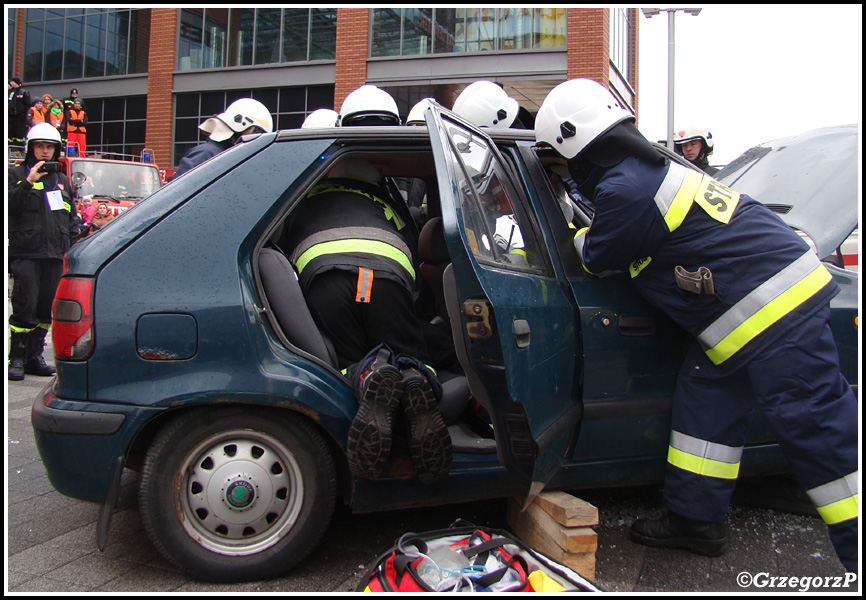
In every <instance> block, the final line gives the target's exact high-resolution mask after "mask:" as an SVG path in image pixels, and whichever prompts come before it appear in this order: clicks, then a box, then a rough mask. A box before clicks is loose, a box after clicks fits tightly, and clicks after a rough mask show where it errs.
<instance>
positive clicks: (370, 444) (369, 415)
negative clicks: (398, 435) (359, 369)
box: [346, 366, 403, 479]
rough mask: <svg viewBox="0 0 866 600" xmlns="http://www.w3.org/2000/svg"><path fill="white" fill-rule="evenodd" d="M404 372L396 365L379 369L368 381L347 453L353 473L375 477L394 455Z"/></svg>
mask: <svg viewBox="0 0 866 600" xmlns="http://www.w3.org/2000/svg"><path fill="white" fill-rule="evenodd" d="M402 379H403V377H402V375H401V374H400V371H398V370H397V369H396V368H395V367H391V366H386V367H383V368H379V369H377V370H376V371H374V372H373V373H371V374H370V375H369V377H368V380H367V381H366V382H365V384H364V385H365V387H364V395H363V397H362V398H361V400H360V406H359V407H358V412H357V414H356V415H355V418H354V420H353V421H352V425H351V427H350V428H349V437H348V440H347V442H346V456H347V458H348V461H349V470H350V471H351V472H352V475H354V476H355V477H359V478H362V479H375V478H377V477H379V475H381V474H382V470H383V469H384V468H385V463H386V462H387V461H388V457H389V456H390V454H391V440H392V431H391V429H392V427H393V423H394V415H395V413H396V412H397V409H398V408H399V407H400V396H401V395H402V392H403V382H402Z"/></svg>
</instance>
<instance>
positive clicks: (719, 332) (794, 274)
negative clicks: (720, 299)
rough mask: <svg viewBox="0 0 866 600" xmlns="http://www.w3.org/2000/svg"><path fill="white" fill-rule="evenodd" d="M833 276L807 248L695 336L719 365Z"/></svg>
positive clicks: (816, 291)
mask: <svg viewBox="0 0 866 600" xmlns="http://www.w3.org/2000/svg"><path fill="white" fill-rule="evenodd" d="M831 279H832V275H830V272H829V271H828V270H827V269H826V268H824V266H823V265H822V264H821V263H820V261H818V258H817V257H816V256H815V254H814V253H813V252H812V251H811V250H807V251H806V253H805V254H803V255H802V256H801V257H800V258H798V259H797V260H796V261H794V262H793V263H791V264H790V265H789V266H788V267H786V268H785V269H783V270H782V271H780V272H779V273H777V274H776V275H774V276H773V277H771V278H770V279H768V280H767V281H765V282H764V283H763V284H761V285H760V286H759V287H758V288H756V289H755V290H754V291H753V292H751V293H750V294H749V295H748V296H746V297H745V298H743V299H742V300H740V301H739V302H737V303H736V304H735V305H734V306H732V307H731V308H730V309H728V311H727V312H726V313H725V314H723V315H722V316H721V317H719V318H718V319H717V320H716V321H715V322H714V323H712V324H711V325H710V326H709V327H707V328H706V329H705V330H704V331H702V332H701V333H700V335H698V337H697V339H698V341H699V342H700V344H701V346H702V347H703V348H704V351H705V352H706V354H707V356H708V357H709V359H710V360H711V361H713V363H714V364H717V365H719V364H722V363H723V362H725V361H726V360H728V359H729V358H730V357H732V356H733V355H734V354H736V353H737V352H738V351H739V350H740V349H741V348H743V346H745V345H746V344H748V343H749V342H750V341H752V340H753V339H755V338H756V337H757V336H758V335H760V334H761V333H762V332H763V331H765V330H766V329H767V328H769V327H770V326H771V325H773V324H774V323H776V322H777V321H779V320H780V319H781V318H782V317H784V316H785V315H787V314H788V313H790V312H791V311H792V310H794V309H795V308H797V307H798V306H800V305H801V304H802V303H803V302H805V301H806V300H808V299H809V298H811V297H812V296H814V295H815V294H816V293H818V292H819V291H820V290H821V289H822V288H823V287H824V286H825V285H827V284H828V283H829V282H830V280H831Z"/></svg>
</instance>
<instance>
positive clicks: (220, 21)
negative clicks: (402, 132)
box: [177, 8, 337, 71]
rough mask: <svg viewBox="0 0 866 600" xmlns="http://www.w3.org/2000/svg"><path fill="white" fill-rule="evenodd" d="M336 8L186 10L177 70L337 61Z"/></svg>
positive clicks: (183, 12)
mask: <svg viewBox="0 0 866 600" xmlns="http://www.w3.org/2000/svg"><path fill="white" fill-rule="evenodd" d="M336 47H337V9H336V8H259V9H255V8H206V9H202V8H184V9H182V10H181V18H180V30H179V34H178V52H177V68H178V69H179V70H181V71H186V70H192V69H217V68H222V67H224V66H229V67H237V66H245V65H265V64H274V63H288V62H302V61H310V60H333V59H334V57H335V56H336V53H337V51H336Z"/></svg>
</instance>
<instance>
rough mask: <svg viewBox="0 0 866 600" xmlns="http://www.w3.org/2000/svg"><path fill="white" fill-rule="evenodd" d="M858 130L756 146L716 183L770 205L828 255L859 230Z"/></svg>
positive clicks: (810, 133)
mask: <svg viewBox="0 0 866 600" xmlns="http://www.w3.org/2000/svg"><path fill="white" fill-rule="evenodd" d="M858 141H859V127H858V126H857V125H840V126H837V127H824V128H821V129H815V130H812V131H807V132H806V133H803V134H800V135H796V136H792V137H787V138H782V139H778V140H774V141H772V142H767V143H764V144H761V145H759V146H755V147H754V148H751V149H749V150H747V151H746V152H744V153H743V154H742V155H741V156H740V157H739V158H737V159H736V160H734V161H733V162H731V163H730V164H729V165H727V166H726V167H725V168H724V169H722V170H721V171H719V172H718V173H717V174H716V175H715V176H714V178H715V179H717V180H718V181H720V182H722V183H724V184H725V185H727V186H729V187H732V188H733V189H735V190H736V191H738V192H740V193H743V194H748V195H749V196H751V197H753V198H755V199H756V200H758V201H760V202H762V203H764V204H766V205H767V206H769V207H770V208H771V209H772V210H773V211H774V212H776V213H777V214H779V216H781V218H782V219H783V220H784V221H785V222H786V223H787V224H788V225H790V226H791V227H793V228H795V229H799V230H801V231H803V232H805V233H806V234H807V235H808V236H809V237H810V238H811V239H812V241H813V242H814V243H815V246H816V250H817V253H818V256H828V255H830V254H832V253H833V252H834V251H835V250H836V248H838V247H839V246H841V244H842V242H843V241H844V240H845V238H847V237H848V236H849V235H850V234H851V232H852V231H854V230H855V229H857V226H858V224H857V219H858V216H857V212H858V206H859V202H858V198H857V174H858V162H859V161H858V157H857V152H858Z"/></svg>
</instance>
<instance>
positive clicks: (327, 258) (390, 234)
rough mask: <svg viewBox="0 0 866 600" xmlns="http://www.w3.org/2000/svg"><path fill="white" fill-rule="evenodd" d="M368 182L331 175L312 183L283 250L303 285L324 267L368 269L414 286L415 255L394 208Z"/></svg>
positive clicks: (294, 215)
mask: <svg viewBox="0 0 866 600" xmlns="http://www.w3.org/2000/svg"><path fill="white" fill-rule="evenodd" d="M383 195H384V192H383V191H382V190H380V189H378V188H377V187H376V186H373V185H371V184H365V183H363V182H358V181H353V180H347V179H330V180H326V181H325V182H323V183H321V184H319V185H317V186H315V187H314V188H313V189H312V190H311V191H310V192H309V193H308V194H307V197H306V198H305V199H304V201H303V202H302V203H301V205H300V206H299V207H298V210H297V211H296V212H295V213H294V214H293V216H292V218H291V223H292V224H291V225H290V227H289V232H290V233H289V237H288V240H287V243H286V246H285V248H286V250H287V251H288V253H289V260H290V261H291V262H292V264H293V265H295V268H296V269H297V271H298V278H299V280H300V282H301V286H302V288H303V289H306V287H307V285H309V283H310V281H312V279H313V278H314V277H315V275H316V274H317V273H320V272H323V271H326V270H329V269H343V270H351V271H353V272H354V273H357V268H358V267H363V268H365V269H372V270H373V271H375V274H376V277H386V278H389V279H393V280H397V281H400V282H401V283H403V285H405V286H406V288H407V289H409V290H414V288H415V267H414V258H413V253H412V250H411V249H410V246H409V245H408V244H407V243H406V240H405V239H404V238H403V236H402V235H401V234H400V233H399V231H398V229H399V228H401V227H402V226H403V223H402V221H401V219H400V218H399V217H398V216H397V214H396V211H395V210H393V208H392V207H391V206H390V205H389V204H388V203H387V202H385V201H384V200H383V199H382V197H381V196H383Z"/></svg>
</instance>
